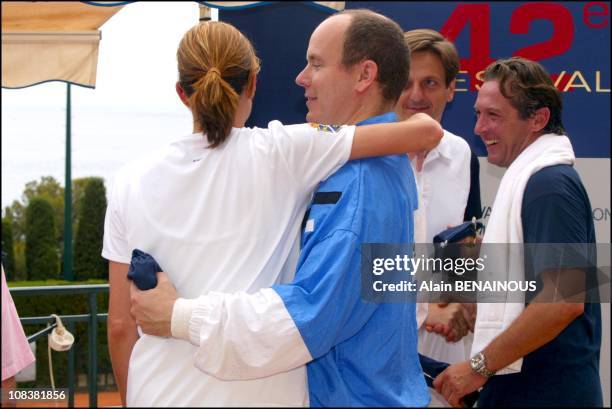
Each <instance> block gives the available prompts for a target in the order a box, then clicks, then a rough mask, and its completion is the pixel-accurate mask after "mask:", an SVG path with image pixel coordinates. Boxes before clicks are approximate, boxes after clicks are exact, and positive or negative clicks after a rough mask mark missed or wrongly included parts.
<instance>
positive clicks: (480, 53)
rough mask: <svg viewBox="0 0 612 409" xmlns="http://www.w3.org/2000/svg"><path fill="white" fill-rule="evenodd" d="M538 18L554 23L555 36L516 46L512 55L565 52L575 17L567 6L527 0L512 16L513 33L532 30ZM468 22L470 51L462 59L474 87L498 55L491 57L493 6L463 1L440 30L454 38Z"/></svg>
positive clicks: (532, 56) (542, 55)
mask: <svg viewBox="0 0 612 409" xmlns="http://www.w3.org/2000/svg"><path fill="white" fill-rule="evenodd" d="M535 20H549V21H550V22H551V23H552V27H553V33H552V36H551V37H550V38H549V39H548V40H546V41H543V42H541V43H539V44H534V45H530V46H527V47H523V48H521V49H519V50H516V51H515V52H514V54H513V56H521V57H525V58H529V59H530V60H535V61H538V60H543V59H545V58H550V57H553V56H556V55H559V54H563V53H565V52H566V51H567V50H568V49H569V48H570V47H571V45H572V41H573V39H574V19H573V18H572V14H571V13H570V12H569V10H568V9H567V8H565V7H564V6H563V5H561V4H558V3H527V4H523V5H521V6H519V7H517V8H516V9H515V10H514V11H513V13H512V16H511V18H510V32H511V33H512V34H527V33H529V29H530V25H531V23H532V22H533V21H535ZM468 24H469V27H470V54H469V57H468V58H462V59H461V69H462V70H465V71H468V72H469V73H470V76H471V77H472V80H471V81H470V83H471V84H472V87H473V86H474V84H475V83H476V81H475V80H476V78H475V75H476V74H477V73H478V72H479V71H482V70H483V69H484V68H486V66H487V65H489V63H491V62H493V61H494V60H495V59H494V58H491V46H490V33H491V32H490V29H491V18H490V7H489V4H486V3H485V4H461V5H459V6H457V8H456V9H455V10H454V11H453V13H452V14H451V16H450V17H449V18H448V20H447V21H446V23H445V24H444V26H443V27H442V29H441V30H440V32H441V33H442V34H443V35H444V36H445V37H447V38H448V39H449V40H451V41H455V39H456V38H457V37H458V36H459V34H460V33H461V32H462V31H463V29H464V28H465V27H466V26H467V25H468Z"/></svg>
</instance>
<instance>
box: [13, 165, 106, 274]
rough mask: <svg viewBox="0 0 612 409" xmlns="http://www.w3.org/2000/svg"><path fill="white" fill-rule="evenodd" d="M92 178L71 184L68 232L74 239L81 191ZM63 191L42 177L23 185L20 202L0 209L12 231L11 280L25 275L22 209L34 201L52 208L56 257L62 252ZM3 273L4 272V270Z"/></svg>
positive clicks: (50, 179) (48, 178)
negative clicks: (39, 199)
mask: <svg viewBox="0 0 612 409" xmlns="http://www.w3.org/2000/svg"><path fill="white" fill-rule="evenodd" d="M91 179H96V178H92V177H86V178H78V179H73V180H72V232H73V237H75V236H76V231H77V224H78V214H79V207H80V204H81V202H82V198H83V195H84V192H85V187H86V186H87V184H88V183H89V182H90V180H91ZM64 193H65V192H64V187H63V186H61V185H60V183H59V182H58V181H57V180H56V179H55V178H54V177H53V176H42V177H41V178H40V179H39V180H32V181H30V182H28V183H26V185H25V188H24V191H23V194H22V195H21V200H14V201H13V203H12V204H11V205H10V206H7V207H5V208H4V212H3V213H4V214H3V217H4V218H5V219H6V220H7V221H8V222H9V223H10V225H11V228H12V231H13V246H14V249H15V264H14V266H15V279H21V280H25V279H26V271H25V265H26V262H25V230H26V227H25V226H26V215H25V213H26V208H27V207H28V204H29V202H30V200H31V199H32V198H34V197H44V198H45V199H47V200H48V201H49V202H50V203H51V205H52V206H53V213H54V216H55V226H56V232H57V234H56V239H57V246H58V248H59V249H60V255H63V248H64ZM5 270H6V268H5Z"/></svg>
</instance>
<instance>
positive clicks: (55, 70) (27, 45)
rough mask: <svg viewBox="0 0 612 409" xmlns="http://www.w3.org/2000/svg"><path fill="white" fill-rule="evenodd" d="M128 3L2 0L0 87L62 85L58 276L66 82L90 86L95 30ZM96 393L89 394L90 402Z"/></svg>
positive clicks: (67, 221)
mask: <svg viewBox="0 0 612 409" xmlns="http://www.w3.org/2000/svg"><path fill="white" fill-rule="evenodd" d="M125 3H128V2H111V1H98V2H69V1H58V2H42V1H29V2H17V1H3V2H2V3H1V6H2V87H3V88H25V87H29V86H32V85H36V84H40V83H42V82H47V81H64V82H66V83H67V87H66V162H65V164H66V185H65V190H64V209H65V210H64V251H63V275H64V279H67V280H72V279H73V278H74V273H73V271H72V188H71V187H72V173H71V172H72V171H71V168H72V163H71V156H72V153H71V150H72V148H71V139H72V137H71V134H72V131H71V99H70V85H71V84H75V85H80V86H84V87H89V88H94V87H95V84H96V69H97V65H98V46H99V44H100V38H101V32H100V30H99V28H100V26H102V25H103V24H104V23H105V22H106V21H107V20H108V19H110V18H111V17H112V16H113V15H114V14H115V13H117V12H118V11H119V10H121V8H122V7H123V4H125ZM95 395H96V393H90V406H95V400H93V399H95Z"/></svg>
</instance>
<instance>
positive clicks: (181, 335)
mask: <svg viewBox="0 0 612 409" xmlns="http://www.w3.org/2000/svg"><path fill="white" fill-rule="evenodd" d="M197 302H198V300H197V298H196V299H186V298H178V299H177V300H176V301H175V302H174V307H173V308H172V321H171V322H170V331H171V333H172V337H174V338H178V339H182V340H185V341H188V342H190V338H189V320H190V319H191V314H192V313H193V310H194V309H195V307H196V305H197Z"/></svg>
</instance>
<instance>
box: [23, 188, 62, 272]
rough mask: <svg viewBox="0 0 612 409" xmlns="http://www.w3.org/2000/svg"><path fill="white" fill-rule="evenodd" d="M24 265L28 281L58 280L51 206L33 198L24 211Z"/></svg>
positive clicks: (42, 198)
mask: <svg viewBox="0 0 612 409" xmlns="http://www.w3.org/2000/svg"><path fill="white" fill-rule="evenodd" d="M25 218H26V223H25V236H26V239H25V265H26V273H27V277H28V280H45V279H49V278H59V272H60V259H59V247H58V245H57V240H56V235H57V229H56V226H55V215H54V211H53V206H52V205H51V203H50V202H49V200H47V199H46V198H44V197H33V198H31V199H30V200H29V203H28V207H27V209H26V217H25Z"/></svg>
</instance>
